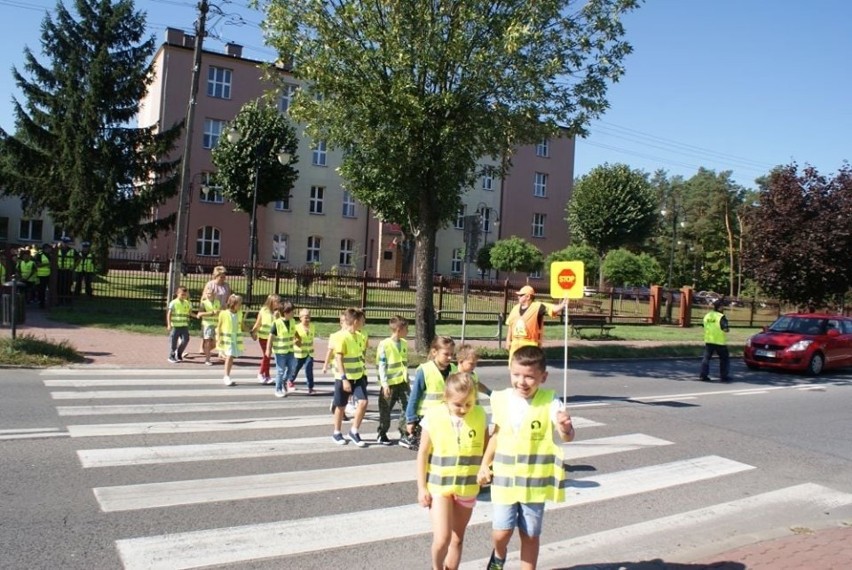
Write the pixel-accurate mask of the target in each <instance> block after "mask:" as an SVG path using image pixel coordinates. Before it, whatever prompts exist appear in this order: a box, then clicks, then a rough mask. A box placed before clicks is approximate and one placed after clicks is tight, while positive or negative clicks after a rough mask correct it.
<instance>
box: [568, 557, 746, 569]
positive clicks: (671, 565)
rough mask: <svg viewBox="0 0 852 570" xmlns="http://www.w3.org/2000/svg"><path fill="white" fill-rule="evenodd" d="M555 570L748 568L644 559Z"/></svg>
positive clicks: (726, 564)
mask: <svg viewBox="0 0 852 570" xmlns="http://www.w3.org/2000/svg"><path fill="white" fill-rule="evenodd" d="M554 570H746V566H745V564H741V563H740V562H730V561H723V562H714V563H713V564H679V563H676V562H666V561H665V560H660V559H655V560H643V561H641V562H607V563H606V564H577V565H574V566H561V567H559V568H555V569H554Z"/></svg>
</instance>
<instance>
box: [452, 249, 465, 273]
mask: <svg viewBox="0 0 852 570" xmlns="http://www.w3.org/2000/svg"><path fill="white" fill-rule="evenodd" d="M463 257H464V250H463V249H462V248H460V247H457V248H456V249H454V250H453V258H452V259H451V260H450V273H452V274H454V275H458V274H459V273H461V272H462V258H463Z"/></svg>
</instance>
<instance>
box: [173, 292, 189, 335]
mask: <svg viewBox="0 0 852 570" xmlns="http://www.w3.org/2000/svg"><path fill="white" fill-rule="evenodd" d="M169 311H171V313H172V327H174V328H178V327H188V326H189V313H190V312H191V311H192V303H190V302H189V301H188V300H186V301H181V300H180V299H172V302H171V303H169Z"/></svg>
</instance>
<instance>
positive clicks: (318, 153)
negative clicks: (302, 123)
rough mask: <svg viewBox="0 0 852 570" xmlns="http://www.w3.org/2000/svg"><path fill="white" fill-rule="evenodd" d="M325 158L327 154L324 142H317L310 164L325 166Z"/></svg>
mask: <svg viewBox="0 0 852 570" xmlns="http://www.w3.org/2000/svg"><path fill="white" fill-rule="evenodd" d="M327 158H328V153H327V152H326V149H325V141H317V143H316V145H314V150H313V154H312V159H311V160H312V162H311V164H313V165H314V166H325V164H326V160H327Z"/></svg>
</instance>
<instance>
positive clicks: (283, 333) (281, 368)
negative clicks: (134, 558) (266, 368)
mask: <svg viewBox="0 0 852 570" xmlns="http://www.w3.org/2000/svg"><path fill="white" fill-rule="evenodd" d="M274 315H275V320H273V321H272V326H271V327H270V328H269V341H268V342H267V343H266V356H267V357H271V356H272V355H273V354H274V355H275V397H276V398H286V397H287V385H286V384H285V382H290V381H292V379H293V372H294V371H295V369H296V358H295V357H294V356H293V334H294V333H295V332H296V321H295V320H294V319H293V303H291V302H290V301H285V302H283V303H278V307H276V309H275V313H274Z"/></svg>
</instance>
